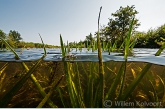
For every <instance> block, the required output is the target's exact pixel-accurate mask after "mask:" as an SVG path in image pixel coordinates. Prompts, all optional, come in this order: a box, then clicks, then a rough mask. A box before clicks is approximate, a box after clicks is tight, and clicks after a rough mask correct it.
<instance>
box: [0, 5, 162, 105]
mask: <svg viewBox="0 0 165 109" xmlns="http://www.w3.org/2000/svg"><path fill="white" fill-rule="evenodd" d="M101 10H102V7H100V11H99V16H98V32H97V41H95V40H93V42H92V43H90V44H88V41H87V44H86V48H87V50H88V51H89V50H90V49H91V50H92V52H94V51H95V50H98V55H97V56H98V62H76V61H74V60H68V58H69V59H72V58H74V57H72V56H71V55H69V53H70V50H72V48H71V46H69V43H68V42H67V45H66V46H65V44H64V42H63V39H62V36H61V35H60V44H61V53H62V62H61V63H62V64H61V66H60V68H61V69H62V71H59V72H58V73H59V75H60V76H58V79H57V80H54V79H52V78H53V77H51V82H49V83H48V82H46V81H47V80H49V79H48V77H43V76H40V78H38V79H37V77H36V75H34V74H33V73H34V72H35V71H36V70H37V67H39V65H41V64H42V62H43V59H44V57H45V56H46V48H45V45H44V42H43V40H42V38H41V35H40V34H39V36H40V38H41V41H42V44H43V48H44V54H43V56H42V57H41V58H40V59H39V60H37V61H36V62H35V63H34V64H33V65H32V67H28V65H26V63H25V62H21V65H22V66H23V68H24V69H25V70H23V71H22V75H21V77H20V79H19V80H18V81H17V82H16V83H15V84H14V85H13V87H12V88H10V89H8V90H7V91H6V92H5V94H4V96H2V97H0V107H9V103H10V101H11V100H12V98H16V96H17V92H19V90H20V89H21V87H26V86H25V85H24V84H26V82H27V80H28V78H30V80H31V81H32V83H31V84H34V86H35V87H33V89H31V90H34V89H35V88H36V89H37V90H38V92H39V94H38V95H37V96H39V95H41V97H38V98H40V99H39V102H37V103H38V104H37V105H36V107H37V108H41V107H53V108H56V107H73V108H102V107H127V106H124V105H116V103H115V101H130V102H134V103H136V104H137V105H133V106H129V107H147V106H144V105H141V104H139V99H140V100H144V101H148V102H160V101H161V102H162V103H165V75H164V73H165V68H164V66H161V68H162V67H163V68H164V70H162V71H161V72H160V73H159V74H158V73H155V72H153V71H152V69H153V67H152V66H153V64H152V63H143V64H141V63H139V64H138V63H134V62H128V61H127V59H128V54H129V52H130V51H131V50H132V48H133V46H134V43H135V42H131V41H130V40H131V35H132V28H133V23H134V18H133V19H132V21H131V25H130V27H129V31H128V33H127V34H126V37H125V40H124V42H123V43H122V44H121V46H120V47H119V48H120V49H123V52H124V61H123V62H113V61H112V62H103V59H102V57H103V55H102V52H104V51H108V52H109V55H110V52H112V51H114V50H115V49H116V45H117V44H116V43H114V44H113V45H112V44H111V42H101V41H100V32H99V30H100V29H99V21H100V15H101ZM0 40H2V41H3V43H4V44H5V45H6V46H7V47H8V48H10V50H11V51H12V52H13V54H14V55H15V59H17V60H19V59H20V57H19V55H18V54H17V53H16V52H15V51H14V50H13V48H12V47H11V46H10V45H9V44H8V43H7V42H6V41H5V40H4V39H3V38H1V37H0ZM80 45H81V46H78V45H77V44H76V43H75V47H76V51H77V49H79V50H80V52H81V50H82V47H83V45H82V44H80ZM164 48H165V44H164V45H162V47H161V48H160V49H159V50H158V51H157V53H156V54H155V56H159V55H160V54H161V52H162V51H163V49H164ZM9 64H10V62H7V63H5V64H4V65H3V66H2V67H1V68H0V78H1V80H0V83H1V85H0V91H1V92H3V91H2V89H3V82H4V81H5V78H6V77H7V75H6V74H5V69H7V67H8V66H9ZM53 65H55V64H54V63H53ZM48 66H49V65H48ZM49 68H50V72H53V71H52V69H53V68H52V67H50V66H49ZM151 68H152V69H151ZM40 69H42V67H40ZM46 71H47V72H46V73H47V74H49V73H50V72H49V71H48V70H46ZM40 73H41V72H39V73H38V74H40ZM44 73H45V72H44ZM40 75H42V74H40ZM42 79H43V80H44V83H45V84H46V85H43V84H42V82H41V80H42ZM62 82H64V83H63V84H62V85H61V83H62ZM146 83H148V84H147V85H146ZM146 87H147V88H146ZM38 92H37V93H38ZM22 93H24V92H22ZM27 93H28V92H27ZM19 95H21V94H19ZM29 96H30V97H32V98H33V96H34V94H29ZM22 97H24V96H22ZM108 100H110V101H112V105H111V106H110V105H106V104H105V101H108ZM26 104H28V103H26ZM151 107H163V105H160V104H159V105H155V106H154V105H152V106H151Z"/></svg>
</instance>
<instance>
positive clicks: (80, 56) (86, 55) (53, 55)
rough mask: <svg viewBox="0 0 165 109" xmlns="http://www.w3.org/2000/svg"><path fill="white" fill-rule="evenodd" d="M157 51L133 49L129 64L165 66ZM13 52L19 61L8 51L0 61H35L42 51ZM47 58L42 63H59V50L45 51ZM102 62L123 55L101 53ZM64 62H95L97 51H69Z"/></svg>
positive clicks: (2, 54) (164, 52)
mask: <svg viewBox="0 0 165 109" xmlns="http://www.w3.org/2000/svg"><path fill="white" fill-rule="evenodd" d="M157 50H158V49H148V48H134V49H133V51H132V52H131V53H130V54H129V56H128V61H129V62H148V63H153V64H158V65H165V50H164V51H163V52H162V53H161V55H160V56H155V53H156V52H157ZM15 51H16V52H17V53H18V55H19V56H20V59H19V60H16V59H15V58H14V54H13V53H12V52H11V51H9V50H5V51H2V50H1V51H0V61H12V62H21V61H36V60H38V59H39V58H41V57H42V55H43V53H44V50H43V49H40V48H32V49H24V50H21V49H15ZM46 51H47V56H46V57H45V58H44V61H61V60H62V55H61V50H60V49H59V48H57V49H46ZM102 57H103V62H107V61H124V54H123V53H122V52H111V53H110V55H109V53H108V52H102ZM66 61H81V62H83V61H88V62H90V61H91V62H97V61H98V55H97V51H95V52H92V51H91V50H90V51H88V50H87V49H86V48H84V49H82V51H80V50H78V49H77V51H76V49H71V52H70V53H69V54H68V55H67V56H66Z"/></svg>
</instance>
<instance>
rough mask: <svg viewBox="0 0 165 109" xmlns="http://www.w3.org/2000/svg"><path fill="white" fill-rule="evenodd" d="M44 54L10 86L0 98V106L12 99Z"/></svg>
mask: <svg viewBox="0 0 165 109" xmlns="http://www.w3.org/2000/svg"><path fill="white" fill-rule="evenodd" d="M44 57H45V56H42V57H41V58H40V59H39V60H38V61H37V62H36V64H35V65H34V66H33V67H32V68H31V69H30V70H29V71H28V72H27V73H26V74H25V75H24V76H23V77H22V78H21V79H20V80H19V81H18V82H17V83H16V84H15V85H14V86H13V87H12V88H11V90H10V91H9V92H7V93H6V95H5V96H4V97H3V98H2V99H1V100H0V107H5V106H6V105H7V103H8V102H9V101H10V100H11V99H12V97H13V96H14V95H15V94H16V93H17V92H18V91H19V89H20V88H21V87H22V86H23V84H24V83H25V82H26V80H27V79H28V78H29V77H30V75H31V74H32V73H33V72H34V70H35V69H36V68H37V66H38V65H39V63H40V62H41V61H42V59H43V58H44Z"/></svg>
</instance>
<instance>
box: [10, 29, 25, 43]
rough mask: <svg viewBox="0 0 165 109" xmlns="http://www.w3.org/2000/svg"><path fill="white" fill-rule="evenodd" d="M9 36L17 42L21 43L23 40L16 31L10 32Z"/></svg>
mask: <svg viewBox="0 0 165 109" xmlns="http://www.w3.org/2000/svg"><path fill="white" fill-rule="evenodd" d="M9 35H10V36H12V37H13V39H14V41H16V42H19V41H20V40H22V37H21V34H20V33H18V32H17V31H15V30H14V31H12V30H10V32H9Z"/></svg>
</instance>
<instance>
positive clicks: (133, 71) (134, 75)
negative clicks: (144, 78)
mask: <svg viewBox="0 0 165 109" xmlns="http://www.w3.org/2000/svg"><path fill="white" fill-rule="evenodd" d="M131 71H132V74H133V77H134V79H135V78H136V72H135V70H134V69H132V68H131Z"/></svg>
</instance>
